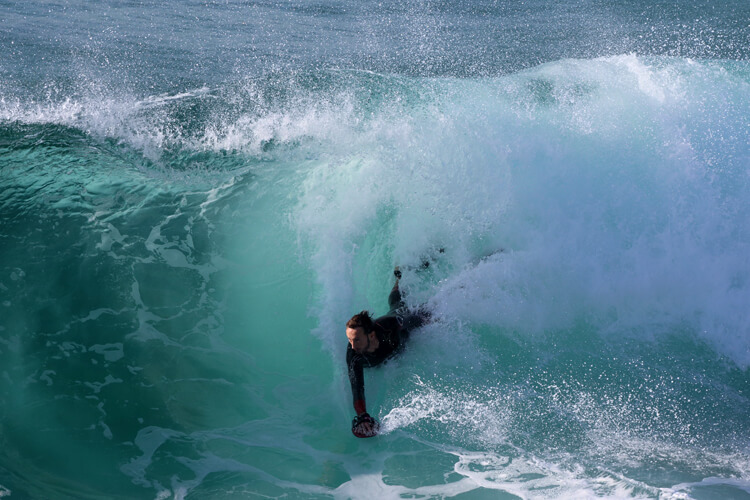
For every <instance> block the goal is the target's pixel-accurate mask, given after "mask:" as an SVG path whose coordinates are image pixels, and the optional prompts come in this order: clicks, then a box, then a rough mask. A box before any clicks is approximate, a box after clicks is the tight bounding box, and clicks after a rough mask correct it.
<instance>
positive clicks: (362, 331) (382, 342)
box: [346, 267, 430, 437]
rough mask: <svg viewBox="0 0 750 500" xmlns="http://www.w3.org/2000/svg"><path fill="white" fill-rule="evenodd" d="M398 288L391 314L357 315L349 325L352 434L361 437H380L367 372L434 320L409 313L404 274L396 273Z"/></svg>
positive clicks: (390, 303) (392, 298)
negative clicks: (403, 289) (367, 393)
mask: <svg viewBox="0 0 750 500" xmlns="http://www.w3.org/2000/svg"><path fill="white" fill-rule="evenodd" d="M393 274H394V276H396V284H395V285H394V286H393V289H392V290H391V293H390V295H389V296H388V306H389V307H390V310H389V311H388V313H387V314H385V315H384V316H380V317H379V318H377V319H373V318H372V316H370V313H369V312H368V311H362V312H360V313H359V314H355V315H354V316H352V318H351V319H350V320H349V321H347V322H346V337H347V338H348V339H349V345H348V346H347V348H346V365H347V367H348V369H349V382H351V385H352V398H353V400H354V410H355V411H356V412H357V416H356V417H354V420H353V421H352V433H354V435H355V436H357V437H371V436H374V435H375V434H377V432H378V429H379V424H378V422H377V420H375V419H374V418H372V417H371V416H370V415H368V414H367V408H366V406H365V379H364V368H365V367H368V368H369V367H373V366H377V365H380V364H382V363H384V362H386V361H387V360H388V359H389V358H391V357H393V356H394V355H396V354H398V353H399V352H400V351H401V349H402V348H403V347H404V343H405V342H406V339H407V338H408V337H409V331H410V330H413V329H414V328H418V327H420V326H422V325H423V324H424V323H425V322H427V321H428V320H429V319H430V314H429V312H428V311H425V310H424V308H419V309H418V310H417V311H415V312H410V311H409V310H407V308H406V306H405V305H404V302H403V300H402V298H401V292H400V291H399V288H398V282H399V279H400V278H401V271H400V270H399V268H398V267H396V268H395V269H394V271H393Z"/></svg>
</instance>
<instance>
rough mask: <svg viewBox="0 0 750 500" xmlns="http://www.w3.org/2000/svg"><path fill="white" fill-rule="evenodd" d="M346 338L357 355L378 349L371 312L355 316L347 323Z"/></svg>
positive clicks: (363, 312)
mask: <svg viewBox="0 0 750 500" xmlns="http://www.w3.org/2000/svg"><path fill="white" fill-rule="evenodd" d="M346 338H347V339H349V345H351V346H352V350H354V352H357V353H363V352H373V351H374V350H375V349H376V348H377V346H378V341H377V337H376V336H375V328H374V325H373V322H372V317H371V316H370V313H369V312H367V311H362V312H361V313H359V314H355V315H354V316H352V318H351V319H350V320H349V321H347V322H346Z"/></svg>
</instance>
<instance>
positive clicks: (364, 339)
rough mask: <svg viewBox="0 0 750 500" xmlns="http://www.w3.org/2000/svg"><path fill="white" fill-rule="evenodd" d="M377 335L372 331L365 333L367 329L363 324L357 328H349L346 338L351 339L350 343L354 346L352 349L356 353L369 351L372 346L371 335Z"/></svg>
mask: <svg viewBox="0 0 750 500" xmlns="http://www.w3.org/2000/svg"><path fill="white" fill-rule="evenodd" d="M371 335H375V333H374V332H371V333H370V335H366V334H365V329H364V328H362V327H361V326H359V327H357V328H347V329H346V338H347V339H349V345H351V346H352V350H353V351H354V352H356V353H360V354H361V353H363V352H367V350H368V349H369V348H370V336H371Z"/></svg>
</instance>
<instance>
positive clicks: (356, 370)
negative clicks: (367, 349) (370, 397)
mask: <svg viewBox="0 0 750 500" xmlns="http://www.w3.org/2000/svg"><path fill="white" fill-rule="evenodd" d="M346 366H347V368H348V371H349V383H350V384H351V386H352V400H353V401H354V411H356V412H357V415H362V414H363V413H367V408H366V406H365V373H364V369H363V366H362V358H361V357H360V356H359V355H358V354H357V353H355V352H354V350H353V349H352V348H351V346H348V347H347V349H346Z"/></svg>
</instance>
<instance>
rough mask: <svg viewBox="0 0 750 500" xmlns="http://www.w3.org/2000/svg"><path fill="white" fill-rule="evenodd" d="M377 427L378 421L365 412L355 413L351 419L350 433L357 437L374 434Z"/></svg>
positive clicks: (378, 427) (378, 426) (378, 425)
mask: <svg viewBox="0 0 750 500" xmlns="http://www.w3.org/2000/svg"><path fill="white" fill-rule="evenodd" d="M379 429H380V424H379V423H378V421H377V420H375V419H374V418H372V417H371V416H370V415H369V414H367V413H363V414H361V415H357V416H356V417H354V420H352V434H354V435H355V436H357V437H359V438H364V437H372V436H375V435H376V434H377V433H378V430H379Z"/></svg>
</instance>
